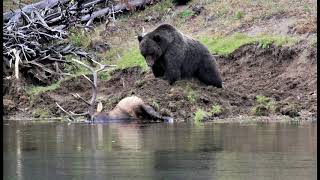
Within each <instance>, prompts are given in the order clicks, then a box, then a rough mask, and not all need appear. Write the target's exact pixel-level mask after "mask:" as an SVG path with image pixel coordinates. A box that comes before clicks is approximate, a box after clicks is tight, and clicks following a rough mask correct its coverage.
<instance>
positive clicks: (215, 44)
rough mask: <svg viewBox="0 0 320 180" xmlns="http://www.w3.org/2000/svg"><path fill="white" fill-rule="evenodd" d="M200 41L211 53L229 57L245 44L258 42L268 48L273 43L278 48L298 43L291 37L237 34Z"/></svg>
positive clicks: (200, 39) (204, 38)
mask: <svg viewBox="0 0 320 180" xmlns="http://www.w3.org/2000/svg"><path fill="white" fill-rule="evenodd" d="M199 41H200V42H202V43H203V44H204V45H205V46H207V47H208V49H209V51H210V52H211V53H215V54H219V55H228V54H230V53H232V52H233V51H234V50H236V49H238V48H239V47H241V46H242V45H245V44H252V43H256V42H258V43H259V44H260V46H261V47H263V48H267V47H268V46H269V45H270V44H272V43H274V44H275V45H278V46H283V45H288V44H291V43H294V42H296V39H294V38H292V37H289V36H270V35H259V36H255V37H250V36H248V35H245V34H240V33H235V34H233V35H231V36H227V37H200V38H199Z"/></svg>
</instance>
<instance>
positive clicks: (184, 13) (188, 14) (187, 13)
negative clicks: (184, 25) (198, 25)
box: [177, 9, 194, 20]
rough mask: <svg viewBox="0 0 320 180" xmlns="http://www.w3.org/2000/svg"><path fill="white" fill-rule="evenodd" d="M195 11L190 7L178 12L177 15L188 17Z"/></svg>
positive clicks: (182, 17)
mask: <svg viewBox="0 0 320 180" xmlns="http://www.w3.org/2000/svg"><path fill="white" fill-rule="evenodd" d="M193 14H194V13H193V11H191V10H189V9H185V10H183V11H182V12H180V13H178V14H177V16H178V17H179V18H181V19H184V20H186V19H188V18H189V17H191V16H192V15H193Z"/></svg>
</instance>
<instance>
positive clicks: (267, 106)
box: [252, 95, 276, 116]
mask: <svg viewBox="0 0 320 180" xmlns="http://www.w3.org/2000/svg"><path fill="white" fill-rule="evenodd" d="M275 109H276V107H275V102H274V101H273V100H272V99H271V98H269V97H266V96H262V95H257V96H256V106H255V107H253V109H252V111H253V113H254V114H255V115H257V116H267V115H269V114H271V113H274V111H275Z"/></svg>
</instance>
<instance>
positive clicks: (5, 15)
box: [3, 0, 70, 22]
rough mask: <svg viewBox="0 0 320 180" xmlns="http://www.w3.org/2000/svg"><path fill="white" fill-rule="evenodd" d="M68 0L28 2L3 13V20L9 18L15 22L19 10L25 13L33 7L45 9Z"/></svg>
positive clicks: (19, 14) (29, 11)
mask: <svg viewBox="0 0 320 180" xmlns="http://www.w3.org/2000/svg"><path fill="white" fill-rule="evenodd" d="M68 1H70V0H43V1H40V2H37V3H34V4H29V5H27V6H25V7H23V8H22V9H16V10H13V11H9V12H6V13H3V21H4V22H7V21H9V20H11V22H16V21H17V20H18V19H19V18H20V16H21V11H23V12H26V13H31V11H33V10H34V9H45V8H49V9H50V8H52V7H54V6H56V5H58V4H59V3H62V4H64V3H66V2H68Z"/></svg>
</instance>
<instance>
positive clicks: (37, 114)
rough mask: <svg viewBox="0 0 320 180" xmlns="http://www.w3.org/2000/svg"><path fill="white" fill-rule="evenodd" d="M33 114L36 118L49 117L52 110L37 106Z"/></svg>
mask: <svg viewBox="0 0 320 180" xmlns="http://www.w3.org/2000/svg"><path fill="white" fill-rule="evenodd" d="M32 115H33V116H34V117H36V118H47V117H49V116H50V112H49V111H48V110H46V109H42V108H37V109H35V110H33V112H32Z"/></svg>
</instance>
